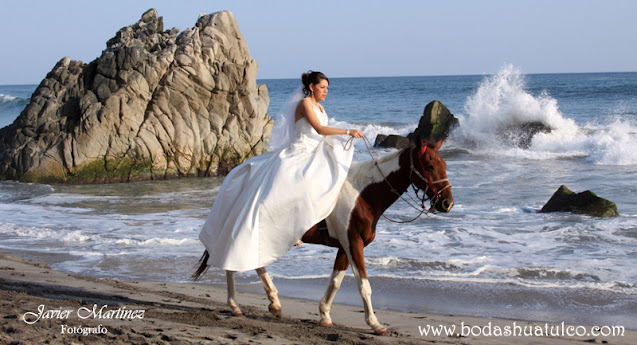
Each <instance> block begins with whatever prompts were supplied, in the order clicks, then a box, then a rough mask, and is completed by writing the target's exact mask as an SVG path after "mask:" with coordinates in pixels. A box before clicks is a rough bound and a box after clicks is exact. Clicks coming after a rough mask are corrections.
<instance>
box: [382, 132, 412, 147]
mask: <svg viewBox="0 0 637 345" xmlns="http://www.w3.org/2000/svg"><path fill="white" fill-rule="evenodd" d="M410 145H411V141H410V140H409V138H405V137H403V136H400V135H396V134H390V135H384V134H379V135H377V136H376V141H375V142H374V146H376V147H393V148H395V149H399V150H400V149H404V148H406V147H409V146H410Z"/></svg>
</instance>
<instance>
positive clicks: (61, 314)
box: [22, 304, 146, 335]
mask: <svg viewBox="0 0 637 345" xmlns="http://www.w3.org/2000/svg"><path fill="white" fill-rule="evenodd" d="M145 312H146V310H143V309H127V308H126V307H125V306H123V307H117V308H115V307H111V308H109V307H108V305H106V304H105V305H102V306H99V305H97V304H93V306H92V307H80V308H78V309H77V310H74V309H62V308H59V309H47V308H46V306H45V305H44V304H40V305H39V306H38V311H37V312H26V313H24V315H23V316H22V319H23V320H24V322H25V323H26V324H29V325H32V324H34V323H36V322H38V321H40V320H54V319H55V320H68V319H69V318H70V317H72V316H73V315H77V317H78V318H79V319H82V320H87V319H92V320H128V321H133V320H141V319H143V318H144V313H145ZM61 327H62V330H61V333H62V334H81V335H89V334H106V333H107V332H108V329H107V328H106V327H103V326H102V325H101V324H100V325H99V326H96V327H83V326H79V327H78V326H74V327H69V326H67V325H64V324H63V325H62V326H61Z"/></svg>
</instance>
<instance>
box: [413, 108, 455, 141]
mask: <svg viewBox="0 0 637 345" xmlns="http://www.w3.org/2000/svg"><path fill="white" fill-rule="evenodd" d="M457 125H458V119H457V118H456V117H455V116H453V114H452V113H451V112H450V111H449V109H448V108H447V107H446V106H445V105H444V104H442V103H440V102H439V101H435V100H434V101H432V102H429V104H427V105H426V106H425V110H424V112H423V114H422V116H421V117H420V121H419V122H418V128H416V130H415V131H414V133H412V134H411V135H416V136H419V137H421V138H423V139H429V140H431V141H433V142H437V141H439V140H444V139H447V137H448V136H449V132H450V131H451V130H452V129H453V127H455V126H457Z"/></svg>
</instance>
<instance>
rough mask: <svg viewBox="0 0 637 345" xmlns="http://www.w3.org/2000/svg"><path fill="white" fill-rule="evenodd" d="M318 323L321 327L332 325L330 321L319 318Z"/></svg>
mask: <svg viewBox="0 0 637 345" xmlns="http://www.w3.org/2000/svg"><path fill="white" fill-rule="evenodd" d="M319 324H320V325H321V326H323V327H332V326H333V325H334V324H333V323H332V321H325V320H321V322H320V323H319Z"/></svg>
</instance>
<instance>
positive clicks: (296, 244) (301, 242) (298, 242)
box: [294, 240, 303, 247]
mask: <svg viewBox="0 0 637 345" xmlns="http://www.w3.org/2000/svg"><path fill="white" fill-rule="evenodd" d="M302 244H303V241H301V240H298V241H296V243H295V244H294V246H295V247H297V246H300V245H302Z"/></svg>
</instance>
